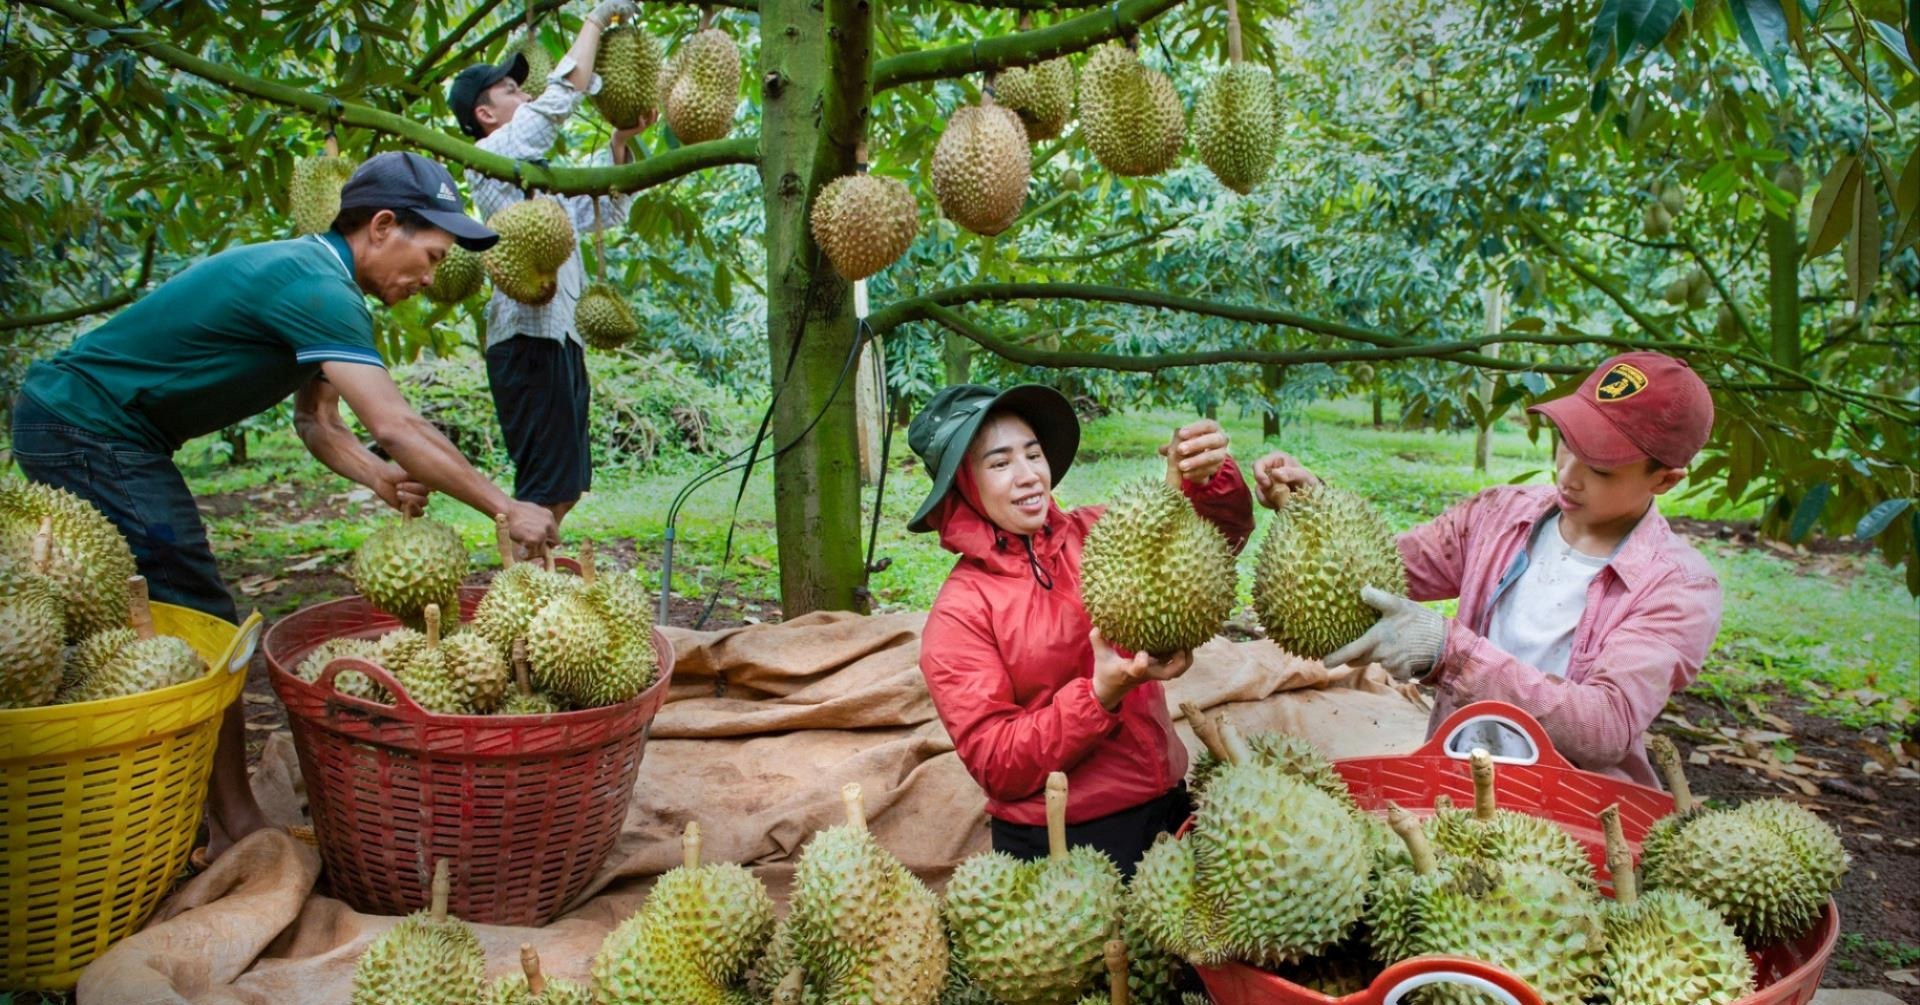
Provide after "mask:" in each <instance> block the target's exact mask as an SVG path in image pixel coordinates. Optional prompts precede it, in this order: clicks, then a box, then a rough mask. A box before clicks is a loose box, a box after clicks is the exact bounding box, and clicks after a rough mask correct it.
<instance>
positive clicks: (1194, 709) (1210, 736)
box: [1180, 701, 1233, 762]
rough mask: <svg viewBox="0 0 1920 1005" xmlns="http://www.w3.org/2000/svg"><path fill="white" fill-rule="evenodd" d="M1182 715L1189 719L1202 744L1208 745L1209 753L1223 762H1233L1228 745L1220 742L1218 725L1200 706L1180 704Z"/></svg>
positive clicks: (1184, 702)
mask: <svg viewBox="0 0 1920 1005" xmlns="http://www.w3.org/2000/svg"><path fill="white" fill-rule="evenodd" d="M1180 714H1181V715H1184V716H1186V717H1187V725H1189V726H1191V727H1193V735H1195V736H1197V737H1199V738H1200V742H1201V743H1202V744H1204V745H1206V748H1207V753H1210V754H1212V755H1213V756H1215V757H1218V758H1219V759H1221V760H1223V761H1229V762H1230V761H1232V760H1233V759H1232V758H1231V757H1228V756H1227V745H1226V744H1225V743H1223V742H1221V740H1220V729H1219V727H1218V724H1216V723H1215V722H1214V721H1213V720H1212V719H1210V718H1208V717H1207V715H1206V713H1204V712H1202V711H1200V706H1198V705H1195V704H1194V703H1193V702H1190V701H1183V702H1181V703H1180Z"/></svg>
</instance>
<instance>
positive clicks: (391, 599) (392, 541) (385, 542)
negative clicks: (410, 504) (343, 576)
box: [348, 517, 469, 627]
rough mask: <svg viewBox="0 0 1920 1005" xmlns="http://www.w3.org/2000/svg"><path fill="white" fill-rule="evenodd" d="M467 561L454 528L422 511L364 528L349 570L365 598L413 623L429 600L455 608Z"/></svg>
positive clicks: (417, 622)
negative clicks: (410, 517)
mask: <svg viewBox="0 0 1920 1005" xmlns="http://www.w3.org/2000/svg"><path fill="white" fill-rule="evenodd" d="M468 561H469V558H468V555H467V546H466V543H465V542H463V541H462V540H460V532H459V531H456V530H454V529H453V528H452V527H450V526H448V525H446V524H444V523H441V522H440V521H438V520H431V519H427V518H425V517H422V518H420V519H415V520H402V521H400V522H398V523H392V524H388V525H386V526H385V527H382V528H380V529H379V530H376V531H374V532H373V533H372V534H369V535H368V536H367V539H366V541H364V542H362V543H361V545H360V547H359V549H358V550H357V551H355V552H354V554H353V564H352V566H351V567H350V568H349V570H348V575H349V576H351V577H352V579H353V582H354V585H355V586H356V587H358V588H359V590H360V592H361V593H362V594H364V595H365V596H366V598H367V602H368V603H371V604H372V605H373V606H374V607H377V608H379V609H380V610H382V611H385V612H387V613H388V614H391V615H393V616H394V617H396V618H399V619H400V620H401V621H402V622H404V623H405V624H407V625H410V626H414V627H418V626H419V625H421V624H422V620H421V619H422V617H423V615H424V613H425V611H426V609H427V605H428V604H438V605H440V610H441V611H442V612H454V613H456V614H457V613H458V612H459V610H460V581H461V580H462V579H465V578H466V575H467V564H468Z"/></svg>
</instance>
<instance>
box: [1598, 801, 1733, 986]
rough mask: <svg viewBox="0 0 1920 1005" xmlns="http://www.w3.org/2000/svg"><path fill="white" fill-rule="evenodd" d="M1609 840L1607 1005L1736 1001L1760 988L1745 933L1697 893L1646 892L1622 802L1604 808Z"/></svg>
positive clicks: (1603, 980) (1603, 973)
mask: <svg viewBox="0 0 1920 1005" xmlns="http://www.w3.org/2000/svg"><path fill="white" fill-rule="evenodd" d="M1600 825H1601V828H1602V830H1603V831H1604V832H1605V833H1606V839H1607V868H1608V871H1610V872H1611V873H1612V874H1613V902H1612V903H1611V904H1610V905H1608V906H1607V910H1606V915H1605V924H1606V931H1607V951H1606V955H1605V956H1604V957H1603V958H1602V960H1601V964H1600V983H1599V986H1598V987H1597V988H1596V989H1595V995H1594V1001H1596V1002H1599V1003H1601V1005H1675V1003H1679V1005H1729V1003H1731V1002H1735V1001H1739V1000H1740V999H1742V998H1745V997H1746V996H1747V995H1748V994H1750V993H1752V991H1753V961H1752V960H1751V959H1749V958H1748V956H1747V949H1746V947H1745V946H1743V945H1741V944H1740V936H1739V935H1738V934H1737V933H1735V932H1734V930H1733V927H1732V926H1731V925H1728V924H1727V923H1726V921H1725V919H1723V918H1721V917H1720V915H1719V913H1717V912H1716V911H1714V909H1713V908H1711V907H1709V906H1707V904H1706V903H1705V902H1703V901H1701V900H1699V899H1698V898H1696V897H1694V896H1693V895H1692V894H1688V893H1682V892H1680V891H1677V890H1655V891H1653V892H1651V893H1648V894H1647V895H1646V896H1644V897H1643V896H1640V893H1639V884H1638V883H1637V882H1636V881H1635V879H1634V875H1633V852H1632V851H1631V850H1630V849H1629V848H1628V847H1627V839H1626V835H1625V834H1623V833H1622V832H1621V830H1620V808H1619V807H1618V806H1609V807H1607V808H1606V809H1605V810H1604V811H1602V812H1601V814H1600Z"/></svg>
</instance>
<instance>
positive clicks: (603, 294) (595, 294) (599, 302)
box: [573, 283, 640, 350]
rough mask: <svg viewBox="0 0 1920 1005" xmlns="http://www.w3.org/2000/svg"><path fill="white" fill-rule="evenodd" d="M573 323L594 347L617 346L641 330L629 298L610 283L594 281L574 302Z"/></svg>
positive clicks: (608, 348) (631, 338) (582, 336)
mask: <svg viewBox="0 0 1920 1005" xmlns="http://www.w3.org/2000/svg"><path fill="white" fill-rule="evenodd" d="M573 327H574V330H575V331H577V332H579V333H580V339H581V341H583V342H585V343H586V344H587V345H588V346H589V347H591V348H594V349H605V350H612V349H618V348H620V347H621V346H623V345H626V344H627V343H628V342H631V341H633V337H634V336H635V335H638V334H640V322H639V320H638V319H637V318H635V317H634V316H633V307H632V306H630V305H629V304H628V303H627V298H626V297H624V296H621V295H620V291H619V290H617V289H615V288H614V287H613V286H612V285H611V284H608V283H591V284H589V285H588V286H587V288H586V290H585V291H584V292H582V293H581V294H580V299H579V301H578V302H576V303H575V304H574V305H573Z"/></svg>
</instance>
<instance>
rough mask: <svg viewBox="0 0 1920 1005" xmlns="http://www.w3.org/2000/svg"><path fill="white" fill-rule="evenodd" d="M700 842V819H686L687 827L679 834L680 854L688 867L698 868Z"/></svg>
mask: <svg viewBox="0 0 1920 1005" xmlns="http://www.w3.org/2000/svg"><path fill="white" fill-rule="evenodd" d="M700 844H701V840H700V821H698V820H689V821H687V829H686V830H685V831H683V832H682V833H681V835H680V854H681V861H682V862H684V863H685V864H686V867H687V868H689V869H698V868H700Z"/></svg>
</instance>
